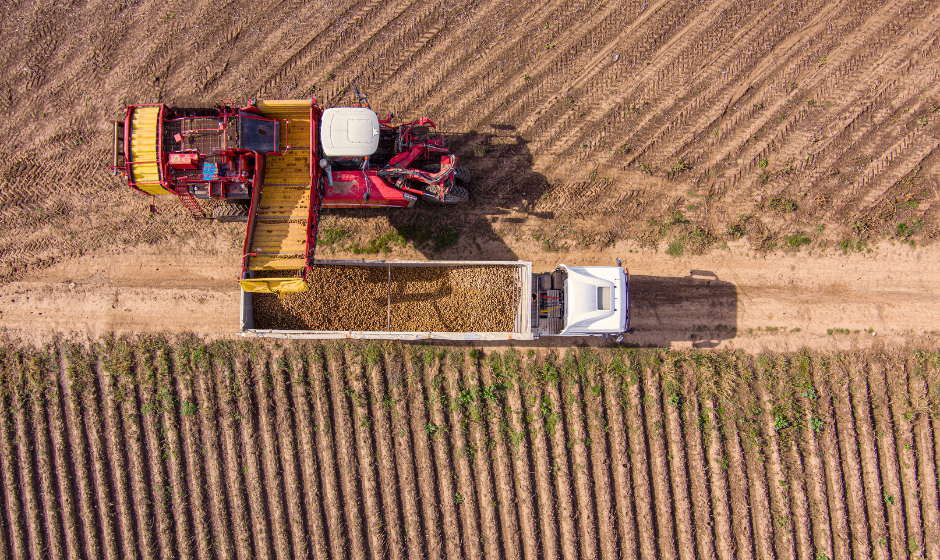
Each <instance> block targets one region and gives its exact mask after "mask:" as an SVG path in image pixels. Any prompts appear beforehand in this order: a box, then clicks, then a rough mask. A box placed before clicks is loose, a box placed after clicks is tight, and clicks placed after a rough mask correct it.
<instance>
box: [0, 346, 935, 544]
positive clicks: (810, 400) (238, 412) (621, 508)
mask: <svg viewBox="0 0 940 560" xmlns="http://www.w3.org/2000/svg"><path fill="white" fill-rule="evenodd" d="M0 358H2V359H0V364H2V371H0V375H2V377H0V404H2V410H0V420H2V422H0V427H2V429H0V477H2V481H3V484H2V486H0V488H2V495H0V506H2V507H0V535H2V538H0V555H2V556H3V557H31V556H32V557H37V556H41V555H43V554H52V555H53V556H54V557H78V556H87V557H102V558H128V557H140V558H166V557H195V558H216V557H218V558H248V557H265V558H274V557H277V558H361V559H365V558H460V557H467V558H469V557H479V556H481V555H485V557H487V558H585V557H587V558H605V559H606V558H610V559H613V558H636V559H640V558H649V559H654V558H667V557H668V558H807V559H821V558H850V557H854V558H871V557H876V558H881V557H884V558H889V557H893V558H898V557H910V558H936V557H938V555H940V533H938V531H937V527H938V522H940V504H938V498H937V496H938V483H937V478H936V476H937V472H936V470H937V468H936V443H935V442H936V441H937V436H938V435H940V434H938V432H937V430H938V426H940V354H938V353H937V352H935V351H914V350H910V351H904V352H900V353H885V352H882V351H869V352H864V353H862V352H857V353H845V354H837V355H822V354H814V353H808V352H802V353H789V354H766V355H762V356H759V357H752V356H749V355H746V354H741V353H730V352H711V353H704V352H698V351H662V350H588V349H582V350H567V351H564V352H563V353H560V354H556V353H552V352H545V351H539V352H538V353H536V352H524V353H523V352H520V351H519V350H505V351H495V350H494V351H489V352H485V353H484V352H482V351H480V350H476V349H469V348H454V347H428V346H402V345H399V344H340V343H330V344H316V343H310V344H300V343H298V344H290V345H287V346H282V345H276V344H271V345H248V344H244V343H234V342H224V341H223V342H216V343H212V344H209V345H205V344H203V343H202V342H201V341H199V340H197V339H182V340H177V341H174V343H173V345H172V346H171V345H170V344H169V343H168V342H167V341H166V340H164V339H162V338H159V337H157V338H140V339H135V340H126V339H122V340H113V339H112V340H108V341H105V342H103V343H101V344H98V345H95V346H93V347H91V348H86V347H84V346H76V345H72V344H68V343H59V344H58V345H55V346H51V347H47V348H43V349H41V350H34V349H28V348H26V349H24V348H15V347H13V346H12V345H11V344H9V343H8V344H6V345H5V346H3V348H2V356H0Z"/></svg>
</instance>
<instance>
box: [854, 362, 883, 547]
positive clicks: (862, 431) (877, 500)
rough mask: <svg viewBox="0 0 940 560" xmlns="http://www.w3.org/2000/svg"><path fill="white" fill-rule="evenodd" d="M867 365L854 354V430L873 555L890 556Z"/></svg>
mask: <svg viewBox="0 0 940 560" xmlns="http://www.w3.org/2000/svg"><path fill="white" fill-rule="evenodd" d="M868 373H869V370H868V365H867V364H861V363H858V361H857V358H856V357H854V356H853V358H852V363H851V364H850V366H849V375H850V380H851V381H850V383H849V391H850V393H849V398H850V399H851V406H852V414H854V416H855V429H856V433H857V434H858V435H857V441H858V451H859V453H860V455H861V459H862V460H861V468H862V482H863V484H864V486H865V501H866V502H867V504H866V505H867V507H868V522H869V527H870V528H871V535H872V537H871V538H872V540H873V541H875V539H877V541H876V544H877V545H878V546H877V547H875V548H874V551H875V553H874V554H873V557H874V558H888V557H889V556H890V550H891V549H890V546H891V543H890V540H891V539H890V535H889V534H888V525H887V520H886V515H885V513H886V512H885V505H886V504H885V502H886V497H885V495H884V486H883V484H882V479H881V469H880V468H879V463H880V455H881V450H880V449H878V447H877V445H878V437H877V435H876V434H875V430H874V423H873V421H872V411H871V401H870V399H869V394H868V380H867V375H868Z"/></svg>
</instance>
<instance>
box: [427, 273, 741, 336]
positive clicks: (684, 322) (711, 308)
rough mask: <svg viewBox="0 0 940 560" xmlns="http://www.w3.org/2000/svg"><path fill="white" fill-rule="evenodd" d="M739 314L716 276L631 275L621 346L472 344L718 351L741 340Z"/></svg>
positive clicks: (733, 296) (732, 291) (728, 288)
mask: <svg viewBox="0 0 940 560" xmlns="http://www.w3.org/2000/svg"><path fill="white" fill-rule="evenodd" d="M737 316H738V291H737V288H736V287H735V285H734V284H732V283H731V282H725V281H723V280H720V279H719V278H718V276H717V275H715V274H714V273H713V272H709V271H703V270H691V271H690V273H689V275H688V276H682V277H670V276H644V275H633V274H631V275H630V326H631V327H633V328H634V329H635V330H634V332H633V333H631V334H627V335H625V336H624V338H623V341H622V342H621V343H619V344H618V343H617V342H615V341H614V340H613V339H603V338H600V337H567V336H555V337H545V338H540V339H538V340H531V341H493V342H481V341H477V342H474V343H472V344H467V346H484V347H485V346H506V345H507V344H511V345H512V346H518V347H523V348H525V347H540V348H567V347H571V346H582V347H598V348H601V347H617V346H621V347H642V348H669V347H671V346H673V345H677V343H691V345H692V347H693V348H715V347H716V346H718V345H719V344H721V343H722V342H724V341H726V340H730V339H733V338H734V337H735V336H737V328H738V327H737ZM441 342H442V343H443V341H441ZM436 343H437V342H435V344H436ZM447 344H451V343H447Z"/></svg>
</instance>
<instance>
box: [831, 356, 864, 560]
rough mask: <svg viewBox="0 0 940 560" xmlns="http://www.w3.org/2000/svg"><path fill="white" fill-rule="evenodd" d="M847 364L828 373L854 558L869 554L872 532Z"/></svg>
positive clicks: (836, 366) (840, 365) (835, 366)
mask: <svg viewBox="0 0 940 560" xmlns="http://www.w3.org/2000/svg"><path fill="white" fill-rule="evenodd" d="M847 369H848V366H847V364H844V363H841V361H840V362H839V363H836V364H834V367H833V372H832V373H833V375H832V393H833V408H834V411H835V417H836V423H837V425H838V429H839V431H838V437H837V438H835V439H836V442H834V443H838V447H837V448H836V449H838V451H839V453H840V455H841V457H840V463H841V465H844V466H845V467H846V469H845V471H844V472H843V477H844V478H845V486H846V495H847V496H848V506H849V507H848V525H849V527H850V528H851V529H850V530H851V533H850V538H851V539H852V551H853V553H854V554H855V556H856V557H857V558H871V557H872V556H873V554H872V549H871V545H872V541H871V536H872V532H871V531H870V525H869V522H868V511H867V510H866V507H865V487H864V486H863V481H862V472H861V468H860V465H861V461H860V459H859V456H858V442H857V439H856V435H855V419H854V417H853V414H852V397H851V394H850V393H849V391H848V389H847V387H846V385H847V384H848V383H849V382H850V377H849V372H848V371H847Z"/></svg>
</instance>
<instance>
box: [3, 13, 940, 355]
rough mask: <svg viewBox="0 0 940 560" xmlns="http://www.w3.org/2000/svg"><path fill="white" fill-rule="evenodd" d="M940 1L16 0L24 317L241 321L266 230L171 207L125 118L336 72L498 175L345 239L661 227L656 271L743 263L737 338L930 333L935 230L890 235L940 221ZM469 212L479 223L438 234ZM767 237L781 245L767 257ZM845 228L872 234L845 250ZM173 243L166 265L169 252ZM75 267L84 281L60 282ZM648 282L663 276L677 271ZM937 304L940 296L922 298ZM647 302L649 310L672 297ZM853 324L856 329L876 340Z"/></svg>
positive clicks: (12, 67)
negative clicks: (149, 190)
mask: <svg viewBox="0 0 940 560" xmlns="http://www.w3.org/2000/svg"><path fill="white" fill-rule="evenodd" d="M938 19H940V8H938V5H937V4H935V3H931V2H923V1H920V0H895V1H891V2H881V1H878V2H876V1H864V0H841V1H837V2H830V1H824V0H815V1H813V0H805V1H800V2H773V1H758V2H754V1H744V0H738V1H733V0H723V1H715V2H693V1H691V0H662V1H658V2H647V1H645V0H644V1H631V2H618V3H612V4H601V5H596V4H595V3H592V2H567V1H566V2H560V1H553V2H547V3H543V4H539V5H532V4H527V3H522V2H517V3H508V4H507V3H503V2H483V3H478V2H457V3H449V4H447V5H446V6H440V5H434V4H431V5H421V4H414V3H409V2H402V1H395V2H387V3H381V2H365V1H362V2H349V1H347V2H339V3H335V2H331V3H325V2H303V1H299V0H293V1H287V2H285V1H280V2H273V1H271V2H261V3H257V2H255V3H251V4H248V3H244V2H230V3H227V4H225V5H223V6H220V5H218V3H213V2H205V1H202V2H197V3H195V4H193V3H186V4H181V3H177V2H151V3H138V2H102V1H90V2H85V3H81V4H68V3H53V4H48V3H39V4H36V3H28V2H8V3H6V5H5V6H4V9H3V10H2V14H0V25H2V27H0V28H2V29H3V30H4V32H3V34H2V35H0V110H2V111H3V113H4V114H5V118H4V119H2V122H0V150H2V153H4V154H6V155H5V157H4V158H2V161H0V228H2V231H3V232H4V234H3V235H2V236H0V281H3V282H4V284H3V286H2V290H3V291H4V292H6V293H5V294H4V297H3V299H2V308H0V310H2V312H3V316H2V318H3V323H4V324H5V325H8V326H17V328H23V329H26V330H27V331H30V332H34V331H42V330H44V329H47V328H60V329H61V328H70V329H74V330H79V329H81V330H85V329H87V330H91V331H93V332H103V331H107V330H111V329H118V330H128V331H130V330H156V329H166V330H173V331H175V330H186V329H191V330H196V331H199V332H205V333H213V334H225V333H231V332H232V330H233V328H234V324H235V323H234V316H233V312H234V309H235V307H234V305H233V301H234V300H233V297H234V292H233V290H232V288H231V286H232V284H230V283H228V281H229V280H230V279H232V278H234V275H235V273H237V271H236V270H235V267H236V266H237V263H238V261H239V254H238V253H239V247H240V244H241V237H242V235H243V228H242V227H241V226H240V225H235V224H211V223H205V222H195V221H193V220H191V219H190V218H189V217H188V216H187V215H186V213H185V211H184V210H183V209H182V208H180V207H179V205H178V204H177V203H176V201H175V200H163V199H159V200H158V201H157V212H156V213H155V214H154V215H151V214H150V213H149V212H148V210H147V206H148V203H149V200H148V199H147V198H146V197H143V196H142V195H139V194H135V193H133V192H131V191H130V190H128V189H127V188H126V187H124V186H122V185H121V184H120V183H119V182H118V181H117V180H114V179H112V178H111V177H109V176H108V174H107V173H106V170H105V165H106V164H107V162H108V160H109V157H110V156H109V151H110V129H109V123H108V119H112V118H117V117H118V116H119V115H120V114H121V108H122V107H123V106H124V105H125V104H127V103H132V102H154V101H162V102H167V103H171V104H177V105H179V104H187V103H188V104H202V103H206V102H213V101H215V100H218V99H221V98H234V99H235V100H236V101H237V102H243V101H245V100H247V99H248V98H250V97H256V96H260V97H267V98H290V97H298V96H311V95H312V96H315V97H317V98H318V99H319V100H320V102H321V103H323V104H325V105H341V104H343V103H348V102H349V101H350V99H351V98H350V95H349V89H350V86H351V85H353V84H358V85H359V87H360V88H361V89H362V90H364V91H367V92H368V93H369V94H370V96H371V100H372V103H373V106H375V107H377V108H380V110H381V108H388V109H390V110H392V111H394V112H395V113H396V114H397V115H399V116H401V117H402V118H414V117H418V116H428V117H430V118H432V119H434V120H435V121H436V122H438V124H439V125H440V126H441V129H442V130H444V131H446V132H447V133H448V136H449V138H448V141H449V142H450V145H451V146H452V147H453V149H454V150H455V152H456V153H457V154H458V155H459V156H460V157H461V158H463V161H464V163H466V164H467V166H468V167H469V168H470V169H471V171H472V172H473V173H474V175H475V177H476V180H475V182H474V184H473V186H472V191H473V198H474V201H473V204H471V205H468V206H466V207H460V208H448V209H436V208H432V207H425V208H421V209H416V210H410V211H409V210H402V211H395V212H391V213H385V212H365V211H361V212H360V211H343V212H339V211H338V212H334V213H332V214H331V215H329V216H327V218H326V219H325V222H324V228H325V229H333V230H343V231H345V232H346V234H347V237H345V238H342V239H341V240H340V241H336V242H334V243H333V244H332V245H324V246H323V247H322V248H321V255H322V256H330V255H331V254H336V255H338V256H339V255H348V254H349V252H350V251H352V250H353V249H355V248H356V247H357V246H358V247H363V246H365V245H366V242H367V241H369V240H370V239H373V240H374V239H375V238H376V237H377V236H379V235H382V234H384V233H389V232H397V233H399V234H400V236H401V237H403V238H404V239H405V240H408V241H407V246H406V247H398V246H397V245H395V244H394V243H393V244H392V249H393V252H392V253H390V256H411V255H414V254H417V253H420V254H422V255H424V256H427V257H449V258H469V259H475V258H486V259H505V258H521V259H528V260H534V261H536V262H538V263H540V264H545V265H546V266H553V265H554V264H555V263H557V262H558V261H566V262H571V263H578V264H581V263H584V264H590V263H594V262H608V261H609V260H611V259H612V257H613V256H614V255H615V254H620V255H621V256H624V255H623V253H624V252H625V251H627V252H628V251H629V250H639V249H640V248H642V249H643V250H642V251H641V252H640V253H634V254H635V255H636V257H635V258H632V259H628V261H629V262H630V265H631V266H632V267H633V270H634V272H635V273H643V274H645V273H649V272H652V273H655V274H661V275H663V276H664V277H674V276H677V275H684V274H685V273H686V272H687V271H683V274H678V273H677V272H676V271H675V269H678V268H683V269H684V268H689V269H691V268H693V267H692V266H688V264H692V263H694V265H693V266H694V267H695V268H698V269H701V270H711V271H713V272H719V271H720V272H721V274H720V275H719V279H720V280H722V281H727V282H731V283H732V284H734V285H735V286H736V287H737V295H738V297H737V308H736V313H735V315H736V317H735V318H734V319H736V320H733V319H726V320H722V321H711V322H714V323H715V324H722V325H725V326H729V327H730V326H732V325H729V324H728V323H729V322H734V323H735V324H734V325H733V326H736V327H737V328H738V336H737V337H735V338H734V339H732V340H733V342H731V343H730V344H731V345H733V346H735V347H742V346H743V347H748V348H749V349H757V348H759V347H772V348H778V347H793V346H798V345H803V344H809V345H810V346H817V347H818V346H820V345H821V344H822V342H821V341H826V340H828V339H826V338H822V339H820V340H817V339H816V338H817V335H818V333H819V329H823V331H822V332H825V329H828V328H848V329H850V330H852V331H853V333H854V331H855V330H861V329H867V328H874V329H875V330H876V331H878V332H879V335H880V334H881V333H882V332H885V333H886V334H892V335H894V334H896V333H905V332H907V331H908V330H911V329H913V331H914V332H922V331H924V330H930V329H929V327H930V326H934V325H936V324H937V320H936V319H937V314H936V308H935V306H933V305H931V304H932V300H936V298H935V297H932V295H933V294H931V295H930V296H928V295H927V294H926V293H925V292H930V291H931V290H935V288H936V284H935V283H933V282H930V281H929V279H928V280H927V282H928V283H927V284H926V285H924V284H923V280H919V279H917V277H918V276H919V275H920V272H919V271H920V270H921V269H922V268H923V266H922V263H925V262H931V261H935V260H936V259H935V258H934V257H935V253H934V252H933V251H929V250H928V251H926V252H913V253H910V254H904V255H903V256H901V255H898V254H896V253H897V251H898V247H897V246H895V247H894V248H893V249H890V248H883V247H882V246H881V245H876V242H877V241H879V240H882V241H884V240H893V241H894V242H897V243H899V244H903V243H908V242H910V241H912V240H913V241H915V242H917V243H918V244H921V243H922V242H925V241H929V240H930V239H932V238H933V237H935V236H936V235H937V234H938V232H940V229H938V224H940V222H938V218H937V214H936V212H935V211H934V210H933V206H934V205H935V204H936V202H937V200H938V194H940V193H938V184H937V177H938V175H940V157H938V155H937V154H938V153H940V152H938V151H937V150H936V148H937V146H938V145H940V113H938V109H940V85H937V84H940V80H937V76H938V73H940V64H938V60H940V58H938V57H937V56H936V52H935V49H936V45H937V44H938V41H937V34H938V29H940V25H937V23H938ZM449 228H452V231H455V232H456V233H458V234H459V240H458V241H457V243H456V244H455V245H451V246H440V244H438V245H435V243H440V239H439V238H438V241H437V242H434V241H433V238H434V236H435V234H439V233H441V232H446V231H448V230H449ZM738 238H742V239H743V240H741V241H737V242H736V241H735V240H736V239H738ZM725 243H728V244H729V245H731V247H732V250H731V251H730V252H725V251H722V250H721V247H722V246H723V244H725ZM840 244H841V249H840V248H839V247H840ZM444 245H447V243H444ZM794 247H795V248H794ZM871 247H877V249H876V255H875V256H874V258H871V259H869V256H870V255H869V254H868V253H867V249H868V248H871ZM780 248H786V249H787V250H788V251H790V253H788V254H787V255H785V256H783V257H782V258H781V255H780V254H779V253H774V251H775V250H780ZM667 249H669V250H670V252H671V253H673V254H678V253H680V252H684V253H685V254H686V255H689V254H697V253H703V252H707V253H708V254H707V255H706V256H704V257H695V258H691V259H686V258H680V259H674V258H673V257H670V256H666V255H664V254H663V252H664V251H665V250H667ZM750 251H757V252H758V253H759V254H760V255H761V257H763V256H769V257H773V258H768V259H763V258H758V259H757V260H756V261H754V262H753V263H749V264H750V266H745V265H744V263H745V262H747V261H746V259H747V258H749V257H750V256H751V253H750ZM842 251H849V252H852V253H858V252H861V253H862V254H863V255H864V258H852V259H844V258H837V257H835V256H834V255H835V254H837V253H839V252H842ZM148 252H149V254H150V256H147V257H144V256H142V255H147V254H148ZM901 252H902V253H904V251H901ZM810 254H812V255H813V256H814V257H815V256H819V255H822V259H821V260H820V259H816V258H812V259H811V258H809V257H808V255H810ZM89 258H91V260H88V259H89ZM699 259H702V260H699ZM917 259H921V261H920V262H919V263H918V262H917ZM152 260H156V261H157V262H159V264H157V265H155V266H154V267H153V268H154V269H156V268H160V269H161V273H160V275H159V276H158V275H157V274H156V272H157V271H156V270H152V271H151V270H145V268H149V265H150V262H148V261H152ZM92 263H96V264H92ZM145 263H146V264H147V265H148V266H146V267H145V266H143V265H144V264H145ZM680 263H681V264H680ZM868 263H872V264H871V266H869V265H868ZM885 263H890V264H889V265H887V266H885ZM754 264H758V267H754V266H753V265H754ZM161 265H162V266H161ZM720 265H724V266H720ZM135 267H136V268H138V274H137V277H136V279H134V280H129V279H128V280H127V281H128V282H131V284H132V285H130V286H127V285H121V284H117V285H115V287H114V290H109V288H107V287H105V286H104V284H105V277H107V279H108V282H107V283H108V284H110V280H112V279H114V278H113V277H112V276H113V274H112V273H111V271H112V269H113V270H114V271H123V272H122V273H121V274H123V275H124V276H123V277H124V278H127V276H126V274H127V271H129V270H130V269H131V268H135ZM796 267H801V268H803V267H805V271H804V272H802V273H800V272H797V271H796ZM664 268H667V269H671V270H673V272H672V273H671V274H664V273H662V272H660V271H661V270H662V269H664ZM756 268H760V269H761V270H763V271H765V274H763V275H760V274H757V270H756ZM748 269H749V270H750V271H751V272H752V273H753V274H751V273H748V272H747V270H748ZM843 269H844V270H845V271H843ZM101 270H106V271H108V272H107V275H102V274H101V273H100V271H101ZM872 270H874V272H875V274H873V273H872ZM223 271H224V274H222V272H223ZM817 271H822V274H821V275H817V274H816V272H817ZM794 272H797V273H796V274H794ZM801 274H802V276H801ZM827 275H828V276H827ZM890 275H894V276H895V279H893V280H889V278H888V276H890ZM73 277H74V278H73ZM194 277H196V278H195V279H194ZM52 278H55V279H61V280H50V279H52ZM76 278H79V279H80V278H86V279H87V280H86V281H85V282H84V284H82V283H81V282H80V281H79V280H76ZM66 279H71V280H72V281H74V282H75V283H76V284H78V287H77V288H76V289H77V290H78V292H77V293H76V291H75V290H73V291H70V292H68V293H65V292H64V288H63V286H61V285H56V282H61V281H62V280H66ZM210 279H211V282H209V280H210ZM114 280H115V282H120V281H121V280H120V279H114ZM22 281H38V282H39V284H35V285H31V286H30V287H29V288H27V286H26V285H23V284H17V283H16V282H22ZM49 282H52V284H49ZM751 282H759V287H758V286H755V285H753V284H752V283H751ZM801 282H802V284H801ZM878 282H885V283H884V284H881V287H882V288H881V289H876V288H875V287H874V284H875V283H878ZM89 283H91V284H95V286H93V287H89V286H87V285H86V284H89ZM66 284H68V283H66ZM807 284H808V286H807ZM804 287H806V288H809V289H806V290H803V289H799V288H804ZM889 287H890V288H896V289H890V290H889V289H888V288H889ZM636 289H637V292H640V293H639V294H638V295H642V293H643V292H644V291H646V293H656V294H657V296H656V297H658V298H660V300H661V299H662V295H661V294H662V292H663V291H668V292H673V291H674V290H672V289H671V288H670V289H669V290H659V291H658V292H657V289H656V288H653V287H651V285H647V286H646V287H645V288H644V286H636ZM16 294H19V295H21V296H22V295H29V297H30V302H31V303H30V305H25V304H24V303H22V302H20V303H15V302H14V301H11V300H16V301H17V302H19V301H20V300H18V299H16V298H15V297H13V296H14V295H16ZM7 296H10V297H7ZM704 299H708V298H707V297H704ZM181 302H182V303H184V305H179V304H180V303H181ZM922 304H925V305H926V309H927V313H909V310H911V309H917V310H920V309H922ZM112 305H113V307H112ZM637 305H638V309H637V314H638V316H637V326H638V327H640V330H641V332H644V331H645V332H647V333H650V332H651V326H652V324H657V325H658V326H657V327H656V328H658V329H661V330H665V329H667V327H665V326H664V325H666V324H669V321H670V320H674V317H670V316H669V313H666V312H664V313H660V314H659V317H658V319H657V320H655V321H654V320H653V319H652V317H653V316H654V315H655V314H644V313H643V309H642V305H643V302H642V300H638V303H637ZM673 305H674V308H675V309H676V310H677V311H678V315H679V316H685V315H686V311H687V309H685V306H684V305H683V304H680V303H679V302H678V300H676V301H674V302H673ZM689 305H692V304H689ZM147 306H152V307H150V308H149V310H155V309H159V310H160V312H159V313H150V312H149V310H148V309H147ZM119 309H120V311H119ZM125 309H130V311H125ZM108 310H111V311H108ZM40 312H41V313H43V320H42V321H41V322H38V321H35V319H36V318H37V317H38V315H37V314H38V313H40ZM719 313H722V311H719ZM724 313H725V314H727V315H730V314H731V313H730V312H729V311H728V310H727V305H725V311H724ZM50 314H52V315H53V318H52V319H51V320H50V319H49V315H50ZM700 315H701V314H700ZM794 315H796V317H794ZM709 323H710V321H708V320H707V317H701V321H700V322H699V324H697V325H691V326H693V327H695V328H698V327H703V326H704V327H713V326H715V325H710V324H709ZM30 325H36V326H35V327H34V326H30ZM688 326H689V325H684V326H683V327H682V328H678V329H672V330H675V331H677V332H676V333H675V336H673V335H666V334H658V335H657V334H648V335H639V336H638V337H637V339H636V340H637V342H638V343H641V344H645V343H656V344H659V343H664V342H670V343H679V341H680V340H682V341H685V340H691V339H690V338H689V336H690V335H691V334H694V333H686V332H678V331H682V330H683V329H685V328H686V327H688ZM767 327H786V328H787V329H788V330H792V329H794V328H800V329H801V333H803V334H798V335H795V336H786V337H783V336H781V335H780V333H779V332H777V333H775V335H774V336H765V335H764V334H761V335H760V336H753V337H750V338H749V339H748V340H749V342H744V339H743V337H742V335H741V332H742V330H746V329H753V330H754V331H757V329H758V328H762V329H766V328H767ZM686 330H687V329H686ZM761 332H762V333H763V332H764V331H761ZM811 333H813V334H811ZM680 335H681V336H680ZM644 337H645V338H644ZM718 338H719V339H722V340H724V338H722V337H718ZM753 338H756V339H757V340H758V342H754V341H753V340H751V339H753ZM850 338H851V339H852V341H851V342H848V339H850ZM854 338H857V337H844V340H842V341H841V342H837V343H835V344H834V345H835V346H839V347H843V346H847V345H852V344H864V343H863V342H861V341H859V342H857V343H856V342H855V340H854ZM673 339H674V340H673ZM698 340H701V338H698Z"/></svg>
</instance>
